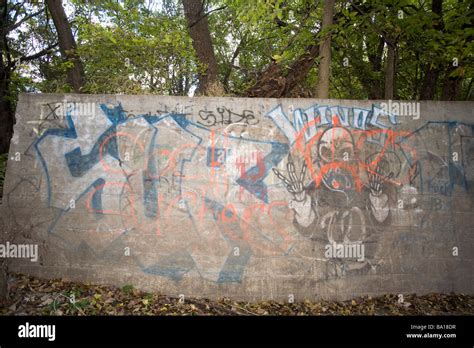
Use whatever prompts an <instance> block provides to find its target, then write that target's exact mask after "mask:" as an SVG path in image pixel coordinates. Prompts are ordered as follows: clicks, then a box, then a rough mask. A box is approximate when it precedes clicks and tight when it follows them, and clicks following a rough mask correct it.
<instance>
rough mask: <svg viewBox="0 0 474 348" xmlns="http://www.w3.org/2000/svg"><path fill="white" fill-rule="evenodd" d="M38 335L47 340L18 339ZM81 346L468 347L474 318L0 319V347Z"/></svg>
mask: <svg viewBox="0 0 474 348" xmlns="http://www.w3.org/2000/svg"><path fill="white" fill-rule="evenodd" d="M27 323H28V324H27ZM22 325H23V326H22ZM32 325H55V331H54V333H55V337H54V341H53V340H50V339H51V338H52V335H51V334H50V335H49V336H48V335H47V333H48V329H47V328H51V327H45V326H43V327H37V326H32ZM20 331H22V333H20ZM26 331H28V333H26ZM51 332H52V331H49V333H51ZM40 333H43V336H47V337H41V338H39V337H36V338H34V337H19V335H28V336H31V335H38V334H40ZM408 335H411V337H408ZM48 337H49V338H48ZM223 339H225V342H224V341H223ZM85 343H88V344H101V345H104V344H114V345H117V344H130V345H133V346H137V345H140V344H147V343H155V344H156V343H159V344H193V345H196V344H206V345H208V344H213V343H214V344H222V343H237V344H244V343H246V344H259V345H261V344H275V343H277V344H290V345H295V344H308V343H309V344H315V343H318V344H405V343H409V344H414V345H429V346H433V345H438V344H442V345H448V346H450V347H451V346H458V345H463V346H469V347H473V344H474V316H426V317H421V316H406V317H385V316H382V317H380V316H379V317H362V316H357V317H354V316H351V317H336V316H325V317H139V316H132V317H99V316H95V317H40V316H35V317H32V316H14V317H6V316H4V317H0V346H1V347H2V348H5V347H6V348H8V347H9V346H11V345H17V344H18V345H21V346H25V345H30V344H31V345H35V346H38V344H41V345H42V346H43V345H53V346H54V345H58V344H85Z"/></svg>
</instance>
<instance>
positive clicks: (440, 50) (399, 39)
mask: <svg viewBox="0 0 474 348" xmlns="http://www.w3.org/2000/svg"><path fill="white" fill-rule="evenodd" d="M14 3H15V1H14ZM63 3H64V5H65V8H66V9H67V11H66V12H67V14H68V17H69V19H70V21H71V25H72V27H73V32H74V33H75V37H76V41H77V45H78V47H77V52H78V54H79V56H80V57H81V60H82V62H83V64H84V68H85V73H86V87H85V89H84V92H89V93H130V94H135V93H140V94H142V93H152V94H164V95H187V94H188V93H189V92H190V91H191V90H192V89H193V88H195V87H196V86H197V83H198V81H197V76H198V73H199V72H202V71H203V69H204V67H203V66H201V65H200V63H199V62H198V60H197V58H196V56H195V53H194V50H193V46H192V41H191V38H190V37H189V33H188V28H187V23H186V20H185V18H184V14H183V8H182V3H181V0H163V1H144V0H120V1H116V0H104V1H87V2H84V1H82V0H68V1H63ZM323 3H324V2H323V1H315V0H254V1H248V0H206V1H204V4H205V8H204V12H205V13H207V15H206V18H207V19H208V21H209V25H210V30H211V36H212V40H213V44H214V52H215V55H216V57H217V60H218V64H219V76H220V80H221V82H222V83H223V85H224V87H225V89H226V91H227V93H228V94H231V95H245V91H246V90H247V89H248V87H249V86H252V85H253V84H254V83H255V82H256V81H257V80H258V79H259V78H260V76H261V74H262V72H264V71H265V69H266V68H267V67H268V66H270V65H271V64H272V63H276V64H278V65H281V66H283V67H285V68H286V69H283V70H284V72H283V74H284V75H286V74H291V73H292V71H291V70H290V69H289V67H291V66H292V64H293V63H294V62H295V61H296V60H297V59H298V58H299V57H301V55H302V54H303V53H305V52H306V51H307V50H308V47H310V45H319V44H320V42H321V40H322V38H323V37H325V36H326V34H327V33H328V32H331V34H332V43H331V47H332V61H331V78H330V97H332V98H350V99H365V98H368V97H369V96H370V94H371V93H373V89H374V88H375V89H377V88H378V89H379V90H381V91H382V90H383V86H384V78H385V72H384V69H385V64H386V60H387V59H386V58H387V42H389V41H390V42H393V43H394V45H395V46H396V48H397V51H396V53H397V63H396V81H395V82H396V97H397V98H401V99H416V98H419V93H420V87H421V85H422V82H423V80H424V77H425V71H426V69H427V67H432V68H435V69H437V71H439V78H438V84H437V89H436V95H435V98H437V99H438V98H440V95H441V89H442V84H443V81H444V80H445V79H447V78H457V79H459V80H460V81H461V83H460V87H461V93H460V95H459V98H461V99H463V98H464V99H468V98H472V94H473V93H472V92H471V88H472V78H473V75H474V71H473V69H474V68H473V67H474V64H473V54H472V52H474V40H472V38H473V36H474V29H473V28H472V25H471V21H472V19H471V18H472V16H474V13H473V6H472V4H470V3H469V2H467V1H457V0H444V1H443V12H442V17H439V16H438V15H436V14H435V13H433V12H432V10H431V1H424V2H420V1H418V0H396V1H392V0H390V1H389V0H371V1H358V2H343V1H336V5H335V9H334V24H333V26H331V27H330V28H329V29H328V30H327V31H324V32H321V31H320V27H321V20H322V7H323V6H322V5H323ZM352 4H356V5H355V6H352ZM39 8H40V7H39V5H38V4H36V5H35V4H34V3H33V2H32V3H31V4H30V3H28V4H26V5H25V6H24V7H22V8H21V10H20V16H19V18H20V17H21V15H27V14H29V13H32V12H34V11H37V10H38V9H39ZM11 15H13V14H11ZM439 25H442V27H443V28H442V30H440V29H439V28H437V26H439ZM56 40H57V37H56V32H55V30H54V26H53V25H52V21H51V18H50V17H48V16H46V15H45V14H42V15H39V16H35V17H32V18H30V19H28V20H27V21H25V23H24V24H23V25H22V26H21V30H20V28H19V29H18V30H16V31H15V32H14V33H12V34H11V35H10V50H11V55H12V59H15V58H18V57H20V56H25V55H28V54H31V53H33V52H37V51H38V50H40V49H41V47H45V46H47V45H50V44H51V43H53V42H55V41H56ZM381 40H382V43H383V46H382V50H381V51H380V50H379V49H378V47H379V44H380V42H381ZM384 41H385V43H384ZM38 43H42V45H39V47H38ZM4 60H5V58H4ZM374 62H375V63H374ZM454 62H456V63H457V65H456V66H453V63H454ZM68 64H70V63H65V62H64V61H63V60H62V58H61V56H60V54H59V52H58V50H55V51H54V52H52V53H49V54H47V55H45V56H43V57H41V58H39V59H35V60H33V61H31V62H29V63H23V64H21V66H20V67H18V68H17V69H16V70H15V74H14V75H13V77H12V83H11V85H10V91H9V93H8V98H10V100H11V101H12V102H13V103H14V102H15V100H16V99H17V95H18V93H19V92H21V91H42V92H70V91H71V88H70V86H68V85H67V83H66V70H67V68H68ZM377 64H378V66H377ZM317 73H318V61H317V60H316V64H315V65H314V67H313V69H311V71H310V72H309V74H307V76H306V77H305V78H304V79H302V80H301V81H298V82H299V83H298V86H297V89H296V92H295V95H296V96H297V95H303V96H311V95H312V92H313V91H314V88H315V83H316V80H317ZM300 91H301V93H300ZM381 93H382V94H383V91H382V92H381Z"/></svg>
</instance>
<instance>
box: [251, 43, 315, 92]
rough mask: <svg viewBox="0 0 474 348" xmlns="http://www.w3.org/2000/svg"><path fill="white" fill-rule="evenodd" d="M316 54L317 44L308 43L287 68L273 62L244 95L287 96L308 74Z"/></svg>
mask: <svg viewBox="0 0 474 348" xmlns="http://www.w3.org/2000/svg"><path fill="white" fill-rule="evenodd" d="M318 55H319V45H310V46H308V47H307V48H306V50H305V53H303V54H302V55H301V56H300V57H299V58H298V59H297V60H295V61H294V62H293V64H291V66H290V67H289V68H285V66H284V65H282V64H278V63H276V62H273V63H272V64H270V65H269V66H268V68H266V69H265V70H264V71H263V72H262V73H261V74H260V76H259V78H258V80H257V82H256V83H255V84H254V85H253V86H252V87H250V88H249V89H248V90H247V91H246V92H245V93H244V95H245V96H248V97H260V98H281V97H289V96H290V93H291V91H292V90H293V89H294V88H295V87H296V86H297V85H298V83H299V82H301V81H302V80H304V78H305V77H306V76H307V75H308V72H309V71H310V70H311V68H312V67H313V65H314V61H315V59H316V57H317V56H318ZM288 71H290V72H291V73H288Z"/></svg>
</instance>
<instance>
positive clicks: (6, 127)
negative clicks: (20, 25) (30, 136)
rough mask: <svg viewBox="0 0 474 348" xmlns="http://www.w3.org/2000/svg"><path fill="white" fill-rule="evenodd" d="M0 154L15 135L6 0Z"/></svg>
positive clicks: (0, 18)
mask: <svg viewBox="0 0 474 348" xmlns="http://www.w3.org/2000/svg"><path fill="white" fill-rule="evenodd" d="M0 9H1V10H2V13H0V30H1V33H2V37H0V154H2V153H7V152H8V149H9V147H10V139H11V138H12V135H13V126H14V124H15V117H14V111H13V108H12V105H11V102H10V100H9V99H8V92H9V86H10V78H11V68H10V66H9V61H8V60H9V58H8V59H5V60H4V56H8V54H9V53H8V51H7V46H6V42H7V39H6V35H7V33H6V32H5V31H4V28H5V26H7V25H8V10H7V2H6V0H0Z"/></svg>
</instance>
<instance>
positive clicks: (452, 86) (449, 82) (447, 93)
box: [441, 65, 462, 101]
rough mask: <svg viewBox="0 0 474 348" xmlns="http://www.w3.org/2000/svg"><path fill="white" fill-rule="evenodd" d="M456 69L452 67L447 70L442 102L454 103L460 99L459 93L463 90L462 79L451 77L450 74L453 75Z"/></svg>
mask: <svg viewBox="0 0 474 348" xmlns="http://www.w3.org/2000/svg"><path fill="white" fill-rule="evenodd" d="M455 69H456V67H454V66H452V65H451V66H449V68H447V69H446V75H445V77H444V81H443V91H442V93H441V100H449V101H454V100H457V99H458V96H459V92H460V90H461V79H462V78H461V77H460V76H454V77H451V76H449V74H451V73H452V72H453V71H454V70H455Z"/></svg>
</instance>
